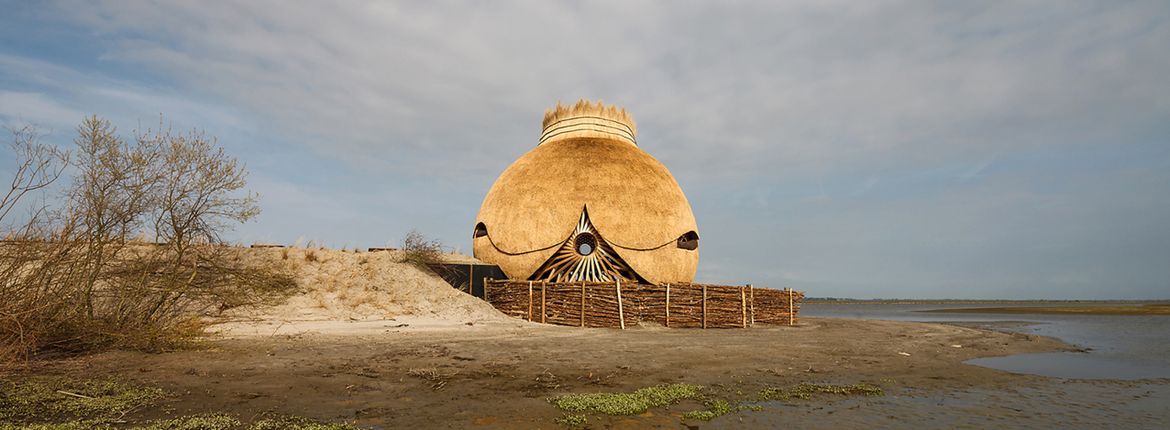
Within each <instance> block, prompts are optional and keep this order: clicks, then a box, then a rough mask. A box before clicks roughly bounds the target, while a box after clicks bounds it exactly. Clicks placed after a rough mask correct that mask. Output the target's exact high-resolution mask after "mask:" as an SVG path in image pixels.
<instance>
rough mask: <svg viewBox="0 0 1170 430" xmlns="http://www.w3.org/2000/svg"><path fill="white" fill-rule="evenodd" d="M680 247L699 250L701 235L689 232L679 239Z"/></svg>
mask: <svg viewBox="0 0 1170 430" xmlns="http://www.w3.org/2000/svg"><path fill="white" fill-rule="evenodd" d="M678 247H679V248H682V249H686V250H690V251H693V250H696V249H699V234H698V233H695V232H694V231H688V232H686V233H683V235H682V236H679V237H678Z"/></svg>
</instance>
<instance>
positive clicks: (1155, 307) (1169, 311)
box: [917, 303, 1170, 315]
mask: <svg viewBox="0 0 1170 430" xmlns="http://www.w3.org/2000/svg"><path fill="white" fill-rule="evenodd" d="M917 312H926V313H951V314H1060V315H1170V304H1164V303H1158V304H1139V305H1120V306H1119V305H1116V304H1113V305H1104V306H1053V307H1045V306H1024V307H998V308H957V309H930V310H924V311H917Z"/></svg>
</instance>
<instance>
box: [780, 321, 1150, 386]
mask: <svg viewBox="0 0 1170 430" xmlns="http://www.w3.org/2000/svg"><path fill="white" fill-rule="evenodd" d="M990 306H1013V307H1015V306H1017V305H922V304H911V305H879V304H849V305H847V304H805V305H803V306H801V309H800V312H801V314H802V315H806V316H810V317H832V318H856V319H880V320H895V321H924V322H982V323H998V322H1005V321H1011V322H1019V323H1020V324H1007V325H997V326H998V327H1001V328H1004V329H1007V330H1010V331H1015V332H1019V333H1027V334H1036V335H1041V336H1052V337H1055V338H1058V339H1061V340H1063V341H1065V342H1068V343H1071V344H1074V345H1076V346H1078V347H1081V348H1085V349H1087V350H1088V352H1085V353H1075V352H1055V353H1040V354H1019V355H1013V356H1008V357H993V358H978V359H974V360H970V361H968V363H970V364H976V365H980V366H986V367H991V368H995V369H1000V370H1006V371H1009V372H1016V373H1031V374H1036V375H1044V376H1052V377H1058V378H1086V379H1145V378H1170V316H1156V315H1155V316H1122V315H1044V314H1036V315H1026V314H1025V315H1020V314H1015V315H1003V314H935V313H922V312H919V311H924V310H930V309H952V308H981V307H990ZM1020 306H1029V305H1020ZM1031 306H1054V305H1052V304H1044V305H1031ZM1056 306H1059V305H1056ZM1068 306H1084V305H1080V304H1077V305H1072V304H1070V305H1068Z"/></svg>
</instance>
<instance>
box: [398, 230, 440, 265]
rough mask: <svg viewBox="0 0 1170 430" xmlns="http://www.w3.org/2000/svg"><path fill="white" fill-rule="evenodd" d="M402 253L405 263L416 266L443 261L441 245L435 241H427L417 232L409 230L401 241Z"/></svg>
mask: <svg viewBox="0 0 1170 430" xmlns="http://www.w3.org/2000/svg"><path fill="white" fill-rule="evenodd" d="M402 251H403V253H404V256H405V258H406V262H408V263H413V264H415V265H418V266H425V265H427V264H433V263H441V262H442V261H443V244H442V243H440V242H439V241H437V240H429V239H427V238H426V237H425V236H423V235H422V233H419V232H418V230H411V231H410V233H407V234H406V237H405V238H403V239H402Z"/></svg>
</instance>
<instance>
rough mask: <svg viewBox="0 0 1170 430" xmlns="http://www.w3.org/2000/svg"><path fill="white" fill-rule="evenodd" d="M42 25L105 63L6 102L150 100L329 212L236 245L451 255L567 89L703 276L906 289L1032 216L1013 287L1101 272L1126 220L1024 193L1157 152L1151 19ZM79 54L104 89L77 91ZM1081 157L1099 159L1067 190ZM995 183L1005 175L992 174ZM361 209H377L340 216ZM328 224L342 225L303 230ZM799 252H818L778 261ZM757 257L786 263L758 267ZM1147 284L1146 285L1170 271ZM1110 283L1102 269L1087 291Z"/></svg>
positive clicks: (362, 13)
mask: <svg viewBox="0 0 1170 430" xmlns="http://www.w3.org/2000/svg"><path fill="white" fill-rule="evenodd" d="M41 16H43V17H52V19H51V20H52V21H53V22H55V23H59V24H60V25H61V27H62V28H63V30H61V31H63V32H64V31H73V32H75V33H76V35H77V36H75V37H79V38H80V37H84V38H86V39H87V40H91V39H92V40H95V41H96V42H92V44H93V46H98V47H100V52H97V53H94V54H93V55H94V58H92V59H90V60H88V61H87V62H84V64H77V65H72V66H69V65H59V64H55V63H53V62H48V61H40V62H38V61H39V60H33V59H30V58H29V57H30V56H31V57H35V56H36V55H34V54H24V55H21V56H17V55H15V54H13V55H8V56H0V72H4V71H7V72H8V73H9V75H14V76H19V77H20V79H19V81H20V82H19V83H18V84H15V85H6V84H5V81H0V85H5V86H7V87H8V88H9V89H8V90H6V91H8V92H7V93H14V94H15V93H19V94H25V96H24V97H34V98H38V97H39V98H38V99H37V100H38V101H39V102H41V103H42V105H43V106H48V104H46V103H50V102H53V101H55V100H56V101H58V102H57V104H58V105H60V106H63V107H65V108H71V109H78V110H81V111H86V109H89V108H93V109H96V108H97V107H96V106H100V107H101V108H102V109H110V110H114V111H119V112H121V111H124V112H127V115H125V117H127V118H128V119H127V120H129V121H133V120H134V119H133V118H141V116H142V115H143V114H142V112H143V111H146V112H147V114H153V112H154V111H153V110H152V109H159V110H160V111H161V112H165V113H167V114H168V115H169V116H171V117H175V118H179V117H182V118H185V119H184V120H185V121H189V122H190V123H192V124H200V125H202V126H205V127H209V128H215V129H218V130H226V133H224V132H217V133H219V134H221V137H224V136H223V135H226V136H227V137H228V139H225V141H228V143H229V144H232V145H238V146H237V147H236V149H237V150H238V151H239V152H237V153H240V154H242V155H241V156H243V157H247V159H249V160H250V161H251V162H252V163H253V165H257V164H258V167H259V169H260V172H259V173H260V176H263V177H265V178H267V179H266V180H265V181H264V183H265V184H267V185H264V186H265V187H267V188H268V189H269V191H271V192H270V194H272V195H273V196H274V199H275V200H274V201H272V202H271V203H270V205H271V207H272V208H275V209H273V210H270V211H269V212H268V213H266V214H265V217H290V216H292V213H293V212H295V211H296V210H297V209H296V208H297V203H296V202H297V201H298V199H305V200H309V201H326V199H324V198H323V197H328V199H330V200H328V201H329V205H330V206H331V207H330V210H328V211H320V212H315V213H319V214H318V215H314V216H315V217H316V218H314V219H318V220H320V222H319V223H318V224H317V225H311V226H309V225H308V224H295V223H288V222H284V223H279V222H277V221H276V220H273V219H268V221H265V223H266V224H264V225H263V226H254V227H250V228H251V229H252V230H249V231H252V232H257V231H262V232H264V233H263V234H264V235H267V236H265V237H273V240H276V238H278V237H280V236H282V235H283V236H286V237H287V236H289V235H300V234H304V231H306V230H311V231H312V232H314V233H313V234H319V235H322V236H334V237H336V238H337V239H333V240H336V241H339V242H357V241H360V240H362V239H363V235H362V234H361V232H360V230H361V229H363V228H365V229H373V230H378V231H380V232H385V233H384V234H386V235H394V234H399V233H400V232H404V230H406V229H407V228H408V227H409V226H411V225H415V226H423V227H426V228H427V229H429V230H430V231H432V232H434V233H433V234H435V235H437V236H439V237H440V238H442V239H444V240H448V241H451V242H454V243H465V242H466V240H467V237H466V236H467V231H466V230H468V229H469V226H470V224H471V223H472V221H473V220H472V219H471V218H472V217H473V216H474V211H475V209H476V207H477V203H478V202H479V199H481V198H482V195H483V193H484V192H486V190H487V187H488V186H489V185H490V183H491V181H492V180H493V179H494V178H495V176H496V175H497V174H498V173H499V172H500V171H501V170H503V169H504V168H505V167H506V166H507V165H508V164H509V163H510V162H511V161H512V160H514V159H515V158H516V157H518V156H519V155H520V154H522V153H524V152H525V151H527V150H529V149H530V148H532V146H533V145H534V144H535V141H536V138H537V135H538V133H539V118H540V114H541V112H542V111H543V110H544V109H546V108H548V107H550V106H551V105H553V104H554V103H555V102H556V101H558V100H560V101H573V100H575V99H577V98H580V97H587V98H594V99H596V98H601V99H604V100H606V101H608V102H614V103H618V104H621V105H624V106H626V107H627V108H629V109H630V111H631V112H632V113H633V114H634V116H635V118H636V119H637V120H638V123H639V131H640V133H641V135H640V136H639V138H640V139H639V140H640V142H642V145H643V148H644V149H646V150H647V151H649V152H650V153H651V154H653V155H654V156H656V157H658V158H659V159H661V160H662V161H663V162H664V163H665V164H666V165H667V166H668V167H669V168H671V170H672V171H673V172H674V173H675V175H676V176H677V177H678V179H679V181H680V182H681V183H682V185H683V187H684V190H686V191H687V192H688V196H689V197H690V200H691V201H692V202H693V204H694V205H695V207H696V212H697V214H698V218H699V222H700V227H701V228H702V229H703V230H704V235H703V237H704V254H703V258H704V260H703V261H704V262H703V263H701V270H702V273H708V274H710V276H712V277H717V278H718V279H717V280H719V281H725V282H739V281H738V280H736V279H730V278H734V277H736V274H737V273H745V275H743V276H746V277H755V276H760V277H762V278H763V279H760V283H764V282H765V281H773V282H777V283H779V282H790V281H792V282H795V281H794V280H804V281H807V282H817V284H816V285H819V286H823V287H824V288H828V289H829V290H828V292H827V293H826V294H832V293H833V292H834V291H838V292H841V294H845V293H850V294H856V295H866V294H878V293H874V292H872V291H868V292H867V290H866V289H865V288H866V287H865V285H871V286H872V288H878V287H877V286H878V285H881V286H893V285H898V283H899V281H900V280H903V279H907V278H914V279H918V281H916V282H919V283H920V284H922V285H925V284H926V283H929V282H934V283H942V282H943V280H945V279H946V276H945V275H946V274H947V273H955V274H957V273H960V272H963V271H964V270H968V269H969V268H970V267H986V266H980V265H978V264H975V263H974V262H973V261H975V259H974V258H970V259H968V258H966V257H965V256H960V255H956V256H954V257H953V259H954V260H953V261H949V262H947V263H945V264H943V263H940V266H939V267H940V268H939V269H937V276H934V277H921V276H918V277H916V275H915V274H916V273H924V272H930V270H927V269H923V268H922V267H921V264H919V263H920V261H921V260H922V259H929V258H931V257H932V256H934V255H936V254H938V253H937V252H933V251H934V250H937V249H939V247H945V246H946V243H949V242H946V241H940V240H938V238H940V237H945V238H948V239H947V240H950V241H960V242H964V241H971V240H972V239H971V238H970V237H966V236H963V235H956V234H952V233H954V232H956V231H979V232H982V231H996V230H997V229H998V228H1000V227H1004V229H1005V230H1013V229H1019V228H1025V226H1029V227H1028V228H1035V229H1039V230H1043V231H1047V233H1046V236H1045V237H1047V238H1049V239H1051V240H1055V239H1057V238H1060V237H1066V238H1069V240H1068V241H1067V242H1066V243H1065V244H1064V245H1062V246H1063V247H1060V248H1059V249H1056V250H1052V251H1046V252H1047V254H1045V253H1043V252H1040V251H1037V253H1036V254H1034V255H1033V254H1029V255H1028V256H1027V258H1023V260H1022V261H1034V262H1036V263H1037V267H1036V268H1035V269H1034V270H1031V271H1029V270H1027V269H1026V268H1020V269H1019V270H1018V271H1015V272H1012V273H1015V275H1013V276H1016V278H1012V279H1040V278H1043V277H1044V276H1048V275H1050V274H1055V273H1066V274H1067V273H1069V272H1070V270H1068V269H1062V268H1060V267H1057V266H1058V265H1055V264H1053V265H1041V264H1039V263H1040V262H1041V260H1043V259H1044V258H1045V257H1044V256H1045V255H1080V256H1090V255H1097V254H1093V253H1091V252H1086V251H1077V250H1076V248H1081V247H1085V246H1086V243H1088V241H1089V240H1091V239H1092V238H1099V237H1100V236H1098V235H1097V234H1096V233H1092V234H1090V232H1091V231H1095V230H1097V229H1103V231H1106V232H1111V233H1112V234H1114V235H1117V236H1126V237H1128V236H1129V235H1131V234H1135V233H1134V229H1136V228H1137V227H1136V226H1138V225H1144V224H1143V223H1142V222H1136V223H1130V224H1129V225H1112V226H1111V225H1110V223H1109V220H1108V219H1107V218H1097V217H1089V218H1078V219H1077V221H1076V222H1077V223H1078V224H1077V225H1080V226H1082V228H1081V229H1072V230H1062V229H1060V228H1058V227H1057V226H1055V225H1053V224H1052V223H1050V221H1051V219H1050V217H1054V216H1056V215H1057V214H1056V213H1053V212H1046V211H1044V210H1040V209H1037V208H1036V205H1038V204H1044V203H1043V202H1045V201H1048V200H1044V199H1031V198H1025V197H1022V196H1037V195H1041V196H1044V195H1045V194H1044V193H1046V192H1047V191H1046V190H1045V189H1046V187H1050V184H1049V181H1051V180H1052V178H1060V180H1061V181H1065V182H1070V181H1077V182H1078V183H1085V184H1090V183H1093V181H1092V180H1088V179H1087V178H1092V177H1093V176H1090V175H1096V176H1095V177H1096V178H1103V179H1104V180H1106V182H1104V183H1102V184H1101V185H1100V188H1099V189H1095V190H1096V191H1093V192H1089V191H1086V190H1083V189H1071V188H1067V187H1056V188H1058V189H1059V191H1056V192H1055V193H1056V195H1055V196H1050V197H1051V198H1052V199H1055V200H1054V201H1061V202H1079V204H1081V205H1084V206H1087V207H1098V206H1104V205H1112V204H1115V203H1116V201H1115V200H1114V197H1115V196H1114V194H1115V193H1114V192H1111V190H1112V191H1116V190H1118V189H1122V187H1128V186H1130V185H1132V184H1130V183H1128V182H1126V181H1127V180H1128V179H1125V178H1128V176H1126V175H1125V173H1124V172H1125V169H1127V168H1130V167H1132V166H1134V165H1145V164H1142V163H1149V162H1151V161H1150V160H1144V161H1142V160H1133V159H1129V158H1126V155H1127V154H1135V153H1150V151H1153V152H1152V153H1153V154H1154V157H1155V159H1154V160H1158V159H1160V158H1157V157H1166V154H1165V153H1164V152H1158V151H1157V150H1154V149H1151V148H1155V147H1157V145H1165V144H1166V141H1167V136H1170V125H1168V124H1170V123H1168V122H1167V121H1166V118H1170V86H1167V85H1165V78H1164V77H1165V76H1170V56H1167V55H1165V54H1164V52H1163V51H1164V50H1165V46H1167V44H1170V24H1168V22H1170V19H1168V18H1170V5H1166V4H1161V3H1124V4H1122V3H1114V2H1089V1H1074V2H1052V3H1046V2H1037V3H1028V4H1020V3H1014V2H1004V3H978V4H974V3H972V4H968V3H941V4H933V5H925V4H922V3H909V4H907V3H898V2H893V3H877V2H874V3H860V4H859V3H857V2H816V3H795V2H792V3H789V2H785V3H750V2H749V3H733V4H722V3H721V4H711V3H701V2H695V3H680V2H620V3H619V2H614V3H585V4H579V3H569V2H515V3H513V2H493V3H490V4H485V3H473V2H454V3H450V2H431V3H405V4H401V3H385V2H347V3H345V4H344V5H343V6H337V5H331V4H325V3H307V4H297V5H295V6H293V5H289V4H288V3H286V2H276V1H248V2H222V3H215V4H214V5H208V4H196V3H171V4H157V3H136V2H121V1H110V2H96V3H94V2H85V3H71V2H70V3H61V4H58V5H57V7H55V8H52V9H51V10H48V11H45V12H43V13H42V14H41ZM44 19H49V18H44ZM87 46H89V45H87ZM2 52H3V51H0V55H3V54H2ZM89 63H97V64H99V65H100V66H101V69H102V70H103V71H104V72H105V73H104V74H102V75H100V76H91V73H90V72H91V71H92V69H93V66H90V65H88V64H89ZM37 76H46V77H45V78H39V77H37ZM110 76H115V77H110ZM10 81H11V80H10ZM78 83H80V84H78ZM3 88H4V87H0V89H3ZM7 93H5V94H7ZM33 94H35V95H36V96H32V95H33ZM98 101H100V103H99V102H98ZM6 105H7V104H6ZM29 106H37V105H36V104H35V103H34V104H29ZM8 107H9V106H5V108H6V109H4V112H9V111H12V109H9V108H8ZM30 110H34V111H36V110H35V109H30ZM130 112H133V114H129V113H130ZM42 113H43V116H46V117H51V116H53V115H55V114H54V113H53V112H51V111H45V110H42ZM61 114H62V115H64V114H66V113H61ZM29 115H32V114H29ZM213 131H214V130H213ZM1065 154H1075V156H1071V157H1070V156H1065ZM1093 157H1098V158H1099V157H1104V158H1106V159H1112V160H1115V161H1116V164H1113V165H1109V166H1104V167H1105V168H1103V169H1096V170H1093V169H1090V170H1091V171H1092V172H1094V173H1086V171H1085V169H1083V167H1084V163H1087V162H1089V161H1091V160H1092V159H1093ZM1052 159H1059V160H1062V161H1061V162H1062V163H1065V164H1064V165H1057V166H1052V165H1050V160H1052ZM306 172H310V173H306ZM1005 177H1012V178H1014V179H1013V180H1014V182H1012V183H1010V184H1009V183H1003V182H997V181H1001V180H1003V178H1005ZM988 184H998V185H995V186H994V187H991V188H984V187H988ZM291 190H296V191H297V192H299V193H303V194H299V195H298V194H296V193H293V192H292V191H291ZM337 190H344V191H343V192H338V191H337ZM1146 190H1147V193H1148V194H1149V195H1148V198H1149V199H1151V201H1153V202H1155V203H1156V204H1155V205H1154V207H1153V208H1152V210H1149V209H1151V208H1146V209H1147V212H1145V214H1142V213H1140V212H1138V211H1139V209H1138V207H1137V206H1134V205H1128V206H1126V205H1122V206H1121V207H1124V208H1127V209H1125V211H1127V212H1125V213H1124V214H1122V215H1124V216H1127V217H1133V218H1134V219H1135V220H1137V221H1140V220H1144V219H1147V218H1149V217H1152V216H1154V214H1160V213H1163V211H1162V209H1163V208H1164V207H1166V206H1167V205H1170V196H1167V195H1166V193H1165V192H1160V191H1159V189H1157V188H1146ZM403 202H412V203H410V204H409V206H411V207H409V208H407V207H402V205H405V204H406V203H403ZM371 210H377V211H378V213H380V214H382V216H362V217H357V218H354V217H352V215H351V216H350V217H347V215H346V214H352V213H357V212H369V211H371ZM314 211H316V210H314ZM837 211H841V212H837ZM969 214H979V216H977V217H974V218H970V219H968V215H969ZM1014 214H1028V215H1027V216H1015V215H1014ZM331 217H340V218H342V219H347V220H350V221H349V222H348V224H347V225H344V226H343V225H335V226H320V225H319V224H324V223H325V221H324V220H326V219H329V218H331ZM959 220H963V221H961V222H960V221H959ZM276 225H280V227H274V226H276ZM961 225H962V226H965V227H963V228H961V229H960V228H959V226H961ZM742 226H752V227H753V229H752V230H748V229H746V228H741V227H742ZM859 226H863V227H865V228H864V229H860V230H858V229H859V228H861V227H859ZM931 226H947V227H946V228H944V229H943V230H944V232H948V233H947V234H942V232H938V231H931V230H929V227H931ZM295 230H301V231H295ZM1013 231H1014V230H1013ZM809 232H817V233H816V234H811V233H809ZM712 233H714V234H712ZM1061 235H1064V236H1061ZM391 237H393V236H391ZM878 237H881V238H885V239H886V240H877V239H871V240H860V241H858V240H855V239H864V238H878ZM894 237H898V238H900V239H899V240H896V241H893V238H894ZM891 241H892V242H891ZM1143 243H1144V242H1143ZM1021 244H1022V239H1020V237H1019V236H1012V235H989V236H988V237H985V238H983V239H980V240H978V241H971V242H970V243H969V244H968V245H964V246H969V247H971V249H972V250H973V251H972V252H973V253H974V254H978V255H994V254H995V253H996V252H997V250H1003V249H1019V248H1020V246H1021ZM708 245H710V247H708ZM891 247H892V248H891ZM809 249H819V250H824V252H823V253H811V255H817V256H818V257H817V259H816V260H811V259H810V258H811V257H797V256H800V255H809V254H802V251H801V250H809ZM842 249H848V250H849V251H847V252H844V251H841V250H842ZM1150 249H1151V248H1150V246H1149V245H1148V244H1146V245H1141V246H1137V245H1135V246H1133V247H1131V248H1126V247H1124V246H1122V247H1119V248H1117V249H1115V250H1114V251H1115V255H1113V256H1112V257H1110V256H1104V255H1097V256H1098V257H1100V258H1104V259H1106V260H1108V261H1115V262H1117V261H1120V260H1123V259H1124V258H1125V257H1130V256H1131V255H1129V254H1134V253H1139V252H1146V251H1149V250H1150ZM831 250H836V251H831ZM757 255H784V256H789V257H793V258H792V259H790V260H788V261H786V262H782V263H780V264H781V265H782V266H783V267H781V268H776V263H775V262H769V263H768V264H762V263H758V258H757V257H756V256H757ZM1078 258H1080V257H1078ZM1086 258H1087V257H1086ZM877 262H880V264H878V263H877ZM968 263H969V264H970V266H968V265H967V264H968ZM1155 266H1156V265H1151V266H1143V268H1141V269H1140V270H1138V272H1140V273H1142V275H1141V276H1142V279H1146V280H1148V279H1154V278H1156V277H1157V276H1161V275H1170V273H1166V269H1162V268H1160V267H1155ZM850 267H853V269H850ZM1109 273H1111V275H1110V276H1121V274H1120V273H1119V272H1109V271H1104V272H1101V274H1098V275H1099V276H1098V275H1094V276H1097V277H1096V278H1093V277H1090V278H1091V279H1101V277H1104V276H1106V274H1109ZM1005 276H1006V275H1005ZM709 279H710V278H709ZM980 279H983V281H981V282H985V283H987V284H993V285H997V286H1005V285H1018V283H1013V282H1012V281H1010V279H1009V278H995V277H983V278H980ZM1053 279H1056V278H1053ZM1060 279H1066V281H1062V282H1065V283H1072V281H1071V280H1073V279H1085V277H1084V276H1080V277H1078V276H1064V277H1063V278H1060ZM1135 282H1136V281H1135ZM1059 283H1060V282H1055V281H1054V282H1053V283H1051V284H1052V285H1056V284H1059ZM1138 283H1141V284H1142V285H1146V284H1148V282H1146V281H1141V282H1138ZM797 287H798V288H799V286H797ZM882 288H885V287H882ZM891 288H893V287H891ZM1005 288H1006V287H1005ZM895 291H897V290H895ZM906 291H910V290H906ZM913 291H916V292H921V291H922V290H913ZM1002 291H1008V290H1002ZM1044 291H1053V290H1044ZM1143 291H1145V290H1143ZM813 294H814V295H818V294H817V293H815V292H814V293H813ZM882 294H884V292H883V293H882Z"/></svg>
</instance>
